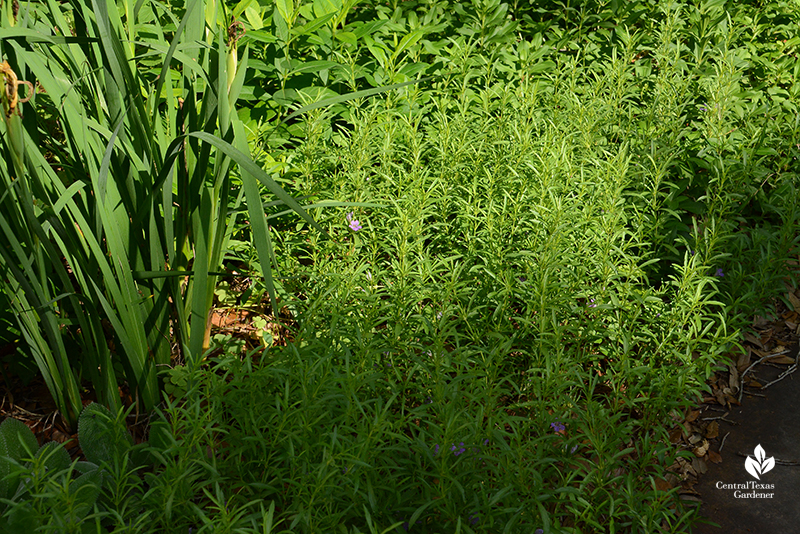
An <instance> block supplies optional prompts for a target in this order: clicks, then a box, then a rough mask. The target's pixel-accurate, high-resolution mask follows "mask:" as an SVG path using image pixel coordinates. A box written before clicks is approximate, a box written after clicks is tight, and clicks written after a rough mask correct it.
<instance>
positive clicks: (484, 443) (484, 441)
mask: <svg viewBox="0 0 800 534" xmlns="http://www.w3.org/2000/svg"><path fill="white" fill-rule="evenodd" d="M483 445H484V446H486V445H489V438H486V439H485V440H483Z"/></svg>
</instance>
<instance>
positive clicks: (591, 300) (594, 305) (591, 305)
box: [589, 299, 597, 308]
mask: <svg viewBox="0 0 800 534" xmlns="http://www.w3.org/2000/svg"><path fill="white" fill-rule="evenodd" d="M589 302H590V303H591V304H589V307H590V308H596V307H597V304H595V303H594V299H589Z"/></svg>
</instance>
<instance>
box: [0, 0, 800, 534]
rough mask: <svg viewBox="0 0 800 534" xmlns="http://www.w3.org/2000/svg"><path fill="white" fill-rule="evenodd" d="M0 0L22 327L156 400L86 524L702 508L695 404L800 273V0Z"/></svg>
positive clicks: (642, 517)
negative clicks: (138, 450) (250, 326)
mask: <svg viewBox="0 0 800 534" xmlns="http://www.w3.org/2000/svg"><path fill="white" fill-rule="evenodd" d="M2 4H3V7H4V9H5V11H4V13H5V15H4V18H3V26H2V30H0V31H2V33H0V39H2V54H3V57H2V59H7V60H8V62H9V63H8V64H7V70H5V71H4V73H5V77H6V83H7V87H12V89H9V90H8V91H7V92H6V96H5V100H4V103H5V104H6V106H7V107H6V111H7V112H6V114H5V119H6V120H5V121H4V128H5V130H4V138H3V150H4V151H5V154H6V156H7V157H6V158H5V161H6V164H5V166H3V168H2V172H1V173H0V174H1V175H2V178H3V190H2V198H0V203H2V205H3V208H2V212H0V227H1V228H2V232H3V233H2V248H1V250H2V253H1V254H0V258H1V259H0V269H1V270H2V273H1V274H2V282H3V284H4V285H3V288H4V293H5V296H4V298H6V299H8V301H9V302H10V304H11V307H12V309H13V310H14V311H15V314H16V317H15V321H16V322H15V323H14V325H13V326H12V327H11V328H10V329H9V331H10V334H8V335H9V336H11V335H13V333H14V331H16V332H17V333H18V336H19V338H20V339H21V340H23V341H24V342H22V343H20V347H19V351H20V352H19V355H18V356H16V358H18V359H21V361H23V362H24V361H25V360H26V359H27V360H28V361H30V360H31V359H32V360H33V361H35V363H36V366H37V367H38V368H39V370H40V372H41V373H42V374H43V375H44V377H45V379H46V380H48V386H49V387H50V389H51V391H52V392H53V395H54V397H56V398H57V399H59V402H60V403H61V404H60V409H61V411H62V415H63V416H64V417H65V418H67V419H68V420H71V421H72V422H73V423H74V422H75V421H77V416H78V413H80V408H79V407H80V402H81V401H80V390H79V388H80V384H81V379H82V378H87V377H88V378H89V379H90V380H91V383H92V385H93V387H94V389H95V391H96V392H97V395H98V398H99V399H100V400H101V401H102V402H104V403H105V404H107V405H108V406H109V407H111V408H112V409H113V410H116V411H117V412H118V413H120V400H119V397H118V395H117V387H118V385H119V384H121V383H122V382H127V384H128V385H129V386H130V387H131V388H132V389H133V390H136V391H137V392H138V394H139V396H140V400H141V401H142V403H143V407H144V408H146V409H150V408H153V407H154V406H157V405H158V406H159V408H158V409H157V410H156V413H155V415H154V416H153V419H152V421H151V429H150V432H151V438H150V442H149V445H148V446H147V450H148V451H149V456H148V457H149V458H150V459H151V460H152V461H151V463H149V464H147V466H146V467H143V466H141V465H138V464H137V465H136V467H135V468H134V467H130V466H129V464H128V463H127V462H128V460H127V458H128V457H129V454H130V453H129V452H128V451H118V454H116V455H115V458H114V459H113V461H112V460H111V459H109V460H108V461H107V463H108V464H109V465H110V464H112V463H114V462H116V463H114V465H116V466H117V467H118V469H117V470H116V471H113V472H111V473H107V474H106V475H108V476H111V477H112V478H113V480H115V481H116V483H104V484H103V485H102V487H101V488H100V490H98V491H99V494H98V497H97V499H96V500H93V501H92V502H93V510H94V513H93V514H91V515H89V516H86V520H85V521H81V522H77V523H75V524H74V525H73V526H71V527H70V528H73V527H74V530H73V531H75V532H78V531H81V532H89V531H91V532H95V531H97V532H101V531H106V530H102V529H106V528H107V527H108V528H109V529H111V530H112V531H114V532H128V531H130V532H189V531H191V532H196V531H213V532H223V531H225V532H290V531H302V532H329V531H341V532H364V531H369V532H394V531H398V532H403V531H406V530H407V531H410V532H417V531H418V532H450V531H453V532H526V533H528V532H540V531H541V532H545V533H549V532H554V533H560V532H564V533H568V532H648V533H649V532H686V531H688V530H689V529H690V528H691V524H692V523H693V522H694V521H695V520H696V510H695V509H693V508H691V507H686V506H684V505H683V504H682V503H681V501H680V499H679V498H678V495H677V489H673V490H672V491H662V489H663V486H658V485H657V484H656V481H658V480H661V479H663V477H664V475H665V471H666V469H668V468H670V466H671V465H672V464H673V462H674V461H675V458H676V455H677V454H678V452H677V451H676V450H674V448H673V447H672V446H671V445H670V443H669V440H668V439H667V434H666V425H667V424H669V423H670V422H671V421H674V420H680V418H681V413H682V412H683V411H684V409H685V408H686V406H687V405H689V404H691V403H692V402H695V401H696V400H697V399H698V397H699V396H700V393H701V392H702V391H703V389H704V388H705V387H706V386H705V384H704V382H705V379H706V378H708V376H709V375H710V374H711V372H712V371H713V369H714V368H715V367H717V366H719V365H724V364H725V361H726V358H727V357H728V356H729V355H730V354H732V353H734V352H735V351H736V342H737V340H738V339H739V336H740V335H741V332H742V329H743V328H745V327H746V325H747V324H748V322H749V321H750V320H751V317H752V314H753V313H756V312H759V313H769V307H770V306H771V305H772V304H771V299H774V298H777V296H778V295H779V294H780V293H781V291H782V290H783V287H784V286H783V284H784V283H793V284H796V282H797V280H796V279H793V278H792V276H793V275H791V273H788V274H787V269H786V266H787V263H788V261H789V260H790V259H791V258H796V257H797V254H798V247H797V245H798V239H800V236H799V235H798V217H800V209H799V208H798V203H797V200H798V195H797V187H798V185H800V184H799V183H798V176H797V156H798V152H800V138H799V131H800V120H798V108H797V105H798V84H797V83H796V78H797V75H798V70H799V69H800V66H799V65H800V62H798V61H797V57H796V56H797V52H798V45H800V38H799V37H798V29H800V9H798V6H797V4H796V2H791V1H772V2H725V1H723V0H711V1H707V2H691V3H689V2H686V3H680V2H673V3H664V2H654V1H644V0H643V1H637V2H616V1H610V2H578V3H573V2H545V1H542V2H516V1H509V2H502V1H500V0H470V1H467V2H450V1H446V0H419V1H417V0H410V1H395V0H390V1H377V0H374V1H372V0H364V1H360V2H359V1H357V0H314V1H290V0H275V1H274V2H272V1H266V0H259V1H257V0H243V1H241V2H239V3H238V4H235V5H234V4H231V5H222V4H219V5H218V4H217V3H216V2H213V1H205V2H204V1H194V2H192V1H190V2H186V3H185V5H184V4H183V3H174V4H175V5H167V4H160V3H152V4H150V3H137V4H134V3H132V2H126V1H122V2H114V1H113V0H108V2H103V1H102V0H95V1H94V2H92V3H91V4H88V3H83V2H82V1H81V0H73V1H72V2H68V3H58V2H37V3H31V4H30V5H29V6H27V7H22V8H21V10H20V11H19V12H18V13H16V14H15V13H12V9H11V7H10V6H11V4H10V3H9V2H2ZM115 6H116V7H117V8H118V11H116V10H115V9H114V7H115ZM54 28H55V31H54ZM12 78H13V79H16V80H27V81H30V82H31V84H35V85H36V86H37V87H40V88H41V89H44V91H41V90H39V91H38V92H37V94H36V95H35V96H34V95H32V93H29V92H25V91H23V89H24V86H23V85H19V86H18V85H17V84H15V83H11V85H8V84H9V83H10V82H9V80H12ZM375 95H380V96H377V97H376V96H375ZM27 97H31V98H30V100H27V101H25V102H23V100H25V99H26V98H27ZM370 97H375V98H370ZM19 112H21V114H20V113H19ZM248 153H249V154H252V155H253V158H254V159H255V161H256V162H258V163H255V162H254V161H253V160H252V159H250V157H249V156H248V155H247V154H248ZM279 184H280V185H279ZM281 187H282V188H283V189H281ZM285 191H288V192H289V193H290V194H287V193H286V192H285ZM273 195H275V196H277V200H275V199H274V198H270V197H272V196H273ZM301 204H302V205H303V206H304V208H301V207H300V205H301ZM288 208H291V209H288ZM296 213H299V214H300V215H302V217H298V216H297V215H296ZM273 271H274V272H273ZM795 275H796V273H795ZM245 277H247V278H245ZM215 303H216V306H217V307H218V308H223V307H225V308H234V309H247V310H249V311H248V313H252V314H253V315H252V316H254V317H255V319H254V320H253V323H254V324H256V325H257V327H256V329H257V331H258V343H257V344H256V345H260V346H257V347H256V348H255V349H253V350H251V348H252V346H253V344H252V343H248V342H245V341H244V340H242V339H237V338H235V337H232V336H231V335H225V333H224V332H220V333H219V334H217V335H216V336H213V335H212V332H211V315H210V310H211V309H212V308H213V307H214V305H215ZM279 312H280V313H279ZM281 318H282V319H281ZM2 320H3V319H2V318H0V321H2ZM8 320H10V319H8ZM281 320H282V321H283V323H284V326H283V327H282V328H284V329H285V328H286V327H289V328H291V331H290V333H289V334H288V335H287V334H284V335H283V338H284V339H282V340H281V343H275V342H274V341H277V339H273V341H270V338H271V335H272V334H274V336H275V338H277V337H278V330H279V329H275V328H274V329H273V330H269V327H270V325H274V324H276V323H278V322H280V321H281ZM209 348H210V349H211V351H210V352H205V353H204V351H205V350H206V349H209ZM202 355H205V358H204V359H203V361H201V356H202ZM184 363H185V365H181V364H184ZM31 367H32V365H27V366H26V365H23V364H22V363H20V362H19V361H18V362H16V363H15V367H13V369H18V370H20V372H23V370H24V369H26V368H27V369H29V368H31ZM158 367H161V368H163V369H164V370H165V371H164V373H163V374H162V376H161V382H159V380H158V374H157V368H158ZM162 384H165V385H166V388H167V389H166V391H167V394H164V393H163V392H162V391H161V389H160V386H161V385H162ZM162 395H163V397H162ZM162 398H163V399H164V401H163V402H161V403H160V404H159V402H160V400H161V399H162ZM31 449H33V448H32V447H31ZM30 452H31V453H33V450H31V451H30ZM30 460H31V461H32V462H34V465H35V462H36V457H33V456H31V458H30ZM134 463H135V462H134ZM119 466H127V467H119ZM22 472H23V471H22V468H20V471H19V472H18V475H19V474H20V473H22ZM69 472H70V473H71V471H69ZM659 488H662V489H659ZM69 495H70V494H69V492H66V493H64V494H63V495H62V497H59V496H58V495H55V496H54V495H50V494H48V495H47V496H46V497H47V499H49V500H47V505H48V506H54V507H56V508H58V506H59V504H58V502H59V498H63V500H64V504H63V505H64V506H65V507H66V508H65V509H70V508H69V502H68V501H69ZM3 502H4V503H6V504H7V505H8V506H7V508H6V515H5V517H6V518H13V517H15V514H21V513H24V510H27V508H26V506H29V505H26V504H24V503H23V502H22V501H13V502H12V501H9V500H8V499H6V500H4V501H3ZM42 502H44V501H42ZM165 503H166V505H165ZM41 505H42V504H41V502H38V503H36V504H34V505H33V508H36V507H37V506H41ZM37 509H38V508H37ZM20 510H22V511H20ZM84 516H85V514H83V515H81V517H82V518H83V517H84ZM53 525H55V523H52V524H51V525H49V526H53ZM45 527H46V525H45V526H43V528H45Z"/></svg>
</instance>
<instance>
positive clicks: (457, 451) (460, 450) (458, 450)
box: [450, 441, 467, 456]
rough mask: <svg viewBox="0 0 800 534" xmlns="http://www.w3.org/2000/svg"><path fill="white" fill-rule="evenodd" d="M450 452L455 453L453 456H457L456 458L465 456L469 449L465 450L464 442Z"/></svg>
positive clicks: (453, 447)
mask: <svg viewBox="0 0 800 534" xmlns="http://www.w3.org/2000/svg"><path fill="white" fill-rule="evenodd" d="M450 450H451V451H453V454H454V455H456V456H458V455H460V454H464V453H465V452H467V449H465V448H464V442H463V441H462V442H461V443H459V444H458V447H457V446H455V445H453V446H452V447H450Z"/></svg>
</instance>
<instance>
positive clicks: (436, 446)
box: [433, 443, 439, 456]
mask: <svg viewBox="0 0 800 534" xmlns="http://www.w3.org/2000/svg"><path fill="white" fill-rule="evenodd" d="M437 454H439V444H438V443H437V444H436V445H434V446H433V455H434V456H436V455H437Z"/></svg>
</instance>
